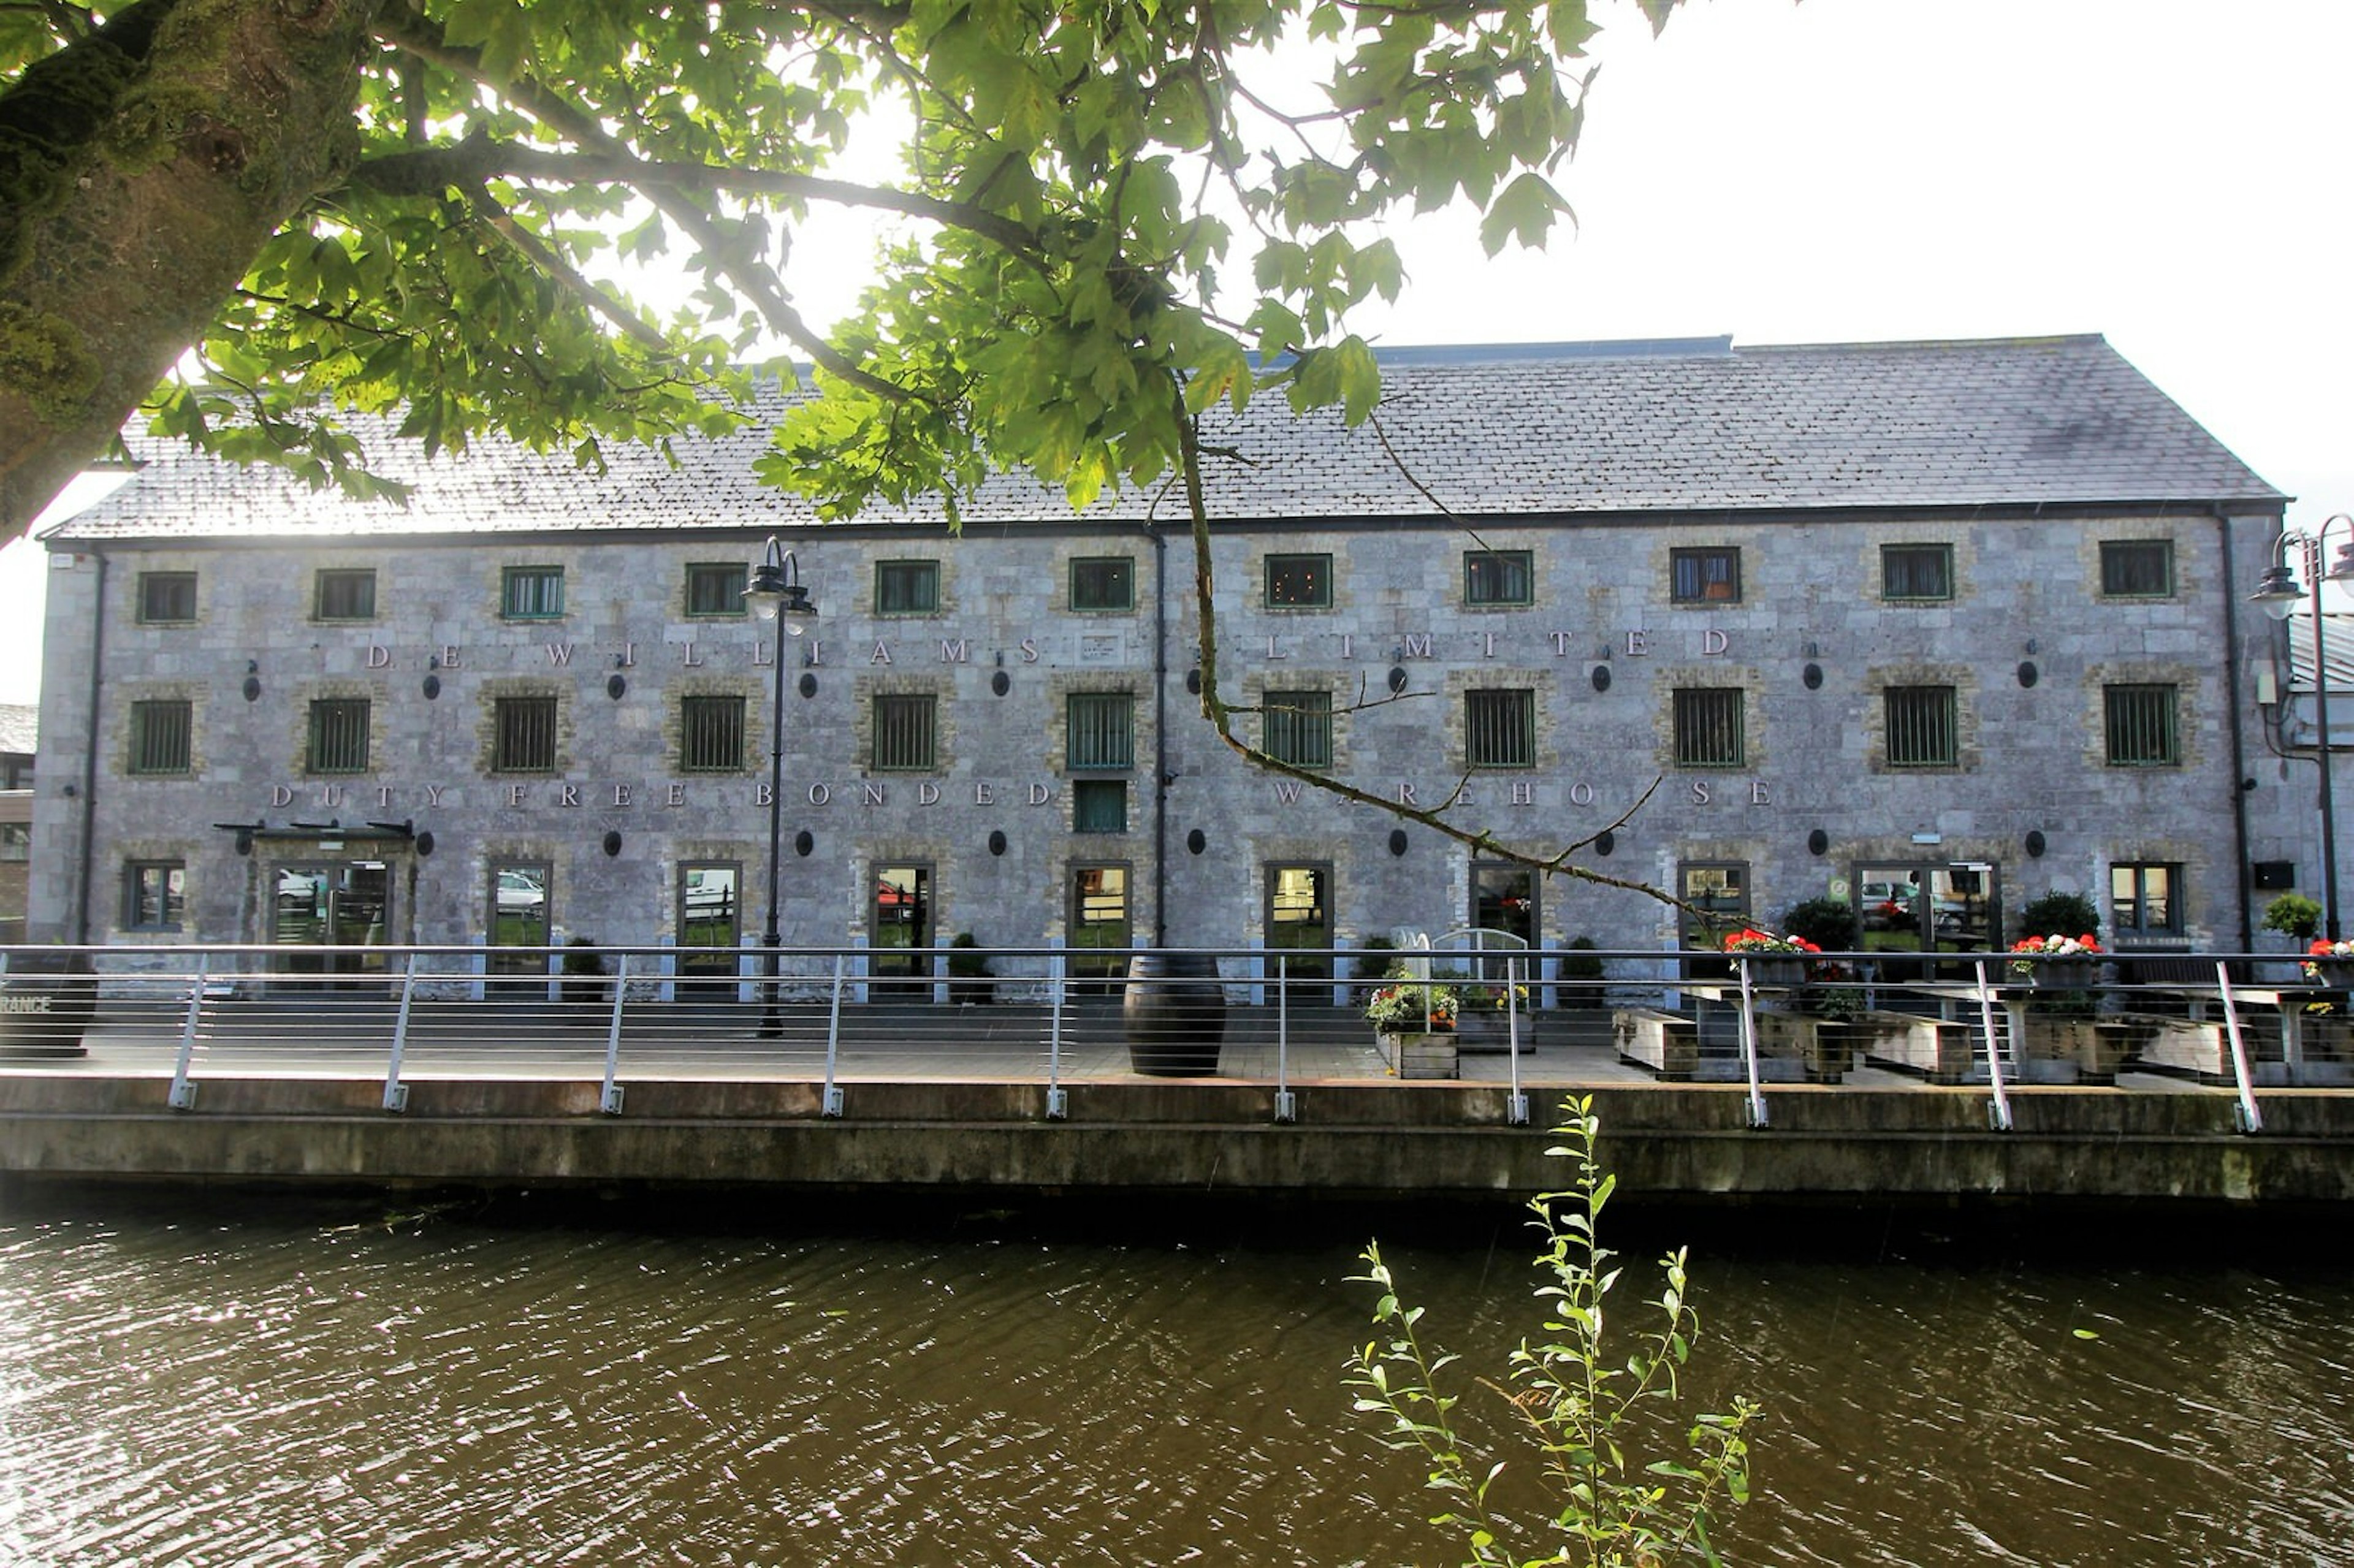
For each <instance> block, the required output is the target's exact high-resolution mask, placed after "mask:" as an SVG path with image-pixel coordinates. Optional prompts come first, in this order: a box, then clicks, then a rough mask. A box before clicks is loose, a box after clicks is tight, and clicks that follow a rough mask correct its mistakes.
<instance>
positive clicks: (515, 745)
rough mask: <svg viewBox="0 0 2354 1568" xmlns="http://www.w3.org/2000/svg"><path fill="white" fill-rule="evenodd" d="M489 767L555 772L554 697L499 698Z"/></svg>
mask: <svg viewBox="0 0 2354 1568" xmlns="http://www.w3.org/2000/svg"><path fill="white" fill-rule="evenodd" d="M493 730H494V731H495V734H494V736H493V744H492V752H491V768H492V770H493V771H494V772H498V773H553V772H555V771H556V699H555V698H554V697H501V698H499V699H498V703H497V706H496V708H495V709H494V710H493Z"/></svg>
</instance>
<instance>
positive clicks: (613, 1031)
mask: <svg viewBox="0 0 2354 1568" xmlns="http://www.w3.org/2000/svg"><path fill="white" fill-rule="evenodd" d="M629 994H630V955H629V954H627V953H616V954H614V955H613V1016H612V1020H611V1022H609V1023H608V1024H607V1025H606V1027H605V1088H604V1092H603V1093H602V1094H601V1095H599V1097H598V1098H597V1108H598V1109H599V1110H600V1111H602V1112H604V1113H605V1114H606V1115H607V1116H619V1115H620V1114H621V1086H620V1084H619V1083H618V1082H616V1081H615V1080H616V1079H617V1078H618V1077H619V1075H620V1071H621V1003H622V1002H623V1001H625V1000H627V998H628V997H629Z"/></svg>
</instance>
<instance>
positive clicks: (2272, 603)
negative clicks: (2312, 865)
mask: <svg viewBox="0 0 2354 1568" xmlns="http://www.w3.org/2000/svg"><path fill="white" fill-rule="evenodd" d="M2341 523H2342V524H2346V527H2347V529H2348V531H2349V533H2354V516H2349V515H2347V514H2345V513H2342V512H2341V513H2338V514H2337V515H2335V516H2332V517H2327V518H2324V519H2323V520H2322V524H2321V526H2320V527H2318V528H2316V529H2314V530H2313V531H2312V532H2311V533H2309V534H2308V533H2306V531H2305V530H2304V529H2302V528H2284V529H2282V530H2281V535H2280V539H2279V541H2278V542H2277V543H2276V544H2275V545H2274V548H2273V564H2272V565H2271V566H2269V567H2265V568H2264V578H2263V580H2262V581H2260V582H2259V583H2257V585H2256V591H2255V592H2254V593H2253V594H2251V595H2249V596H2248V597H2249V599H2251V600H2252V601H2253V602H2254V603H2256V604H2260V605H2263V606H2264V613H2265V614H2266V615H2269V616H2271V617H2272V618H2273V619H2274V620H2287V619H2288V616H2289V611H2291V610H2293V609H2296V605H2297V601H2298V600H2299V599H2303V598H2305V597H2306V595H2305V591H2304V590H2303V589H2300V588H2298V587H2297V582H2296V568H2294V567H2291V566H2290V565H2289V564H2288V551H2289V546H2291V545H2292V544H2294V545H2296V546H2297V547H2298V550H2299V552H2300V553H2301V554H2302V555H2303V556H2304V557H2305V569H2306V575H2307V576H2308V577H2311V578H2312V579H2313V588H2312V599H2313V722H2314V727H2315V729H2316V731H2317V740H2316V741H2315V745H2314V758H2315V760H2316V761H2317V762H2318V763H2320V765H2321V907H2322V919H2323V922H2324V931H2325V934H2326V935H2327V937H2328V938H2329V939H2330V940H2331V941H2333V942H2334V941H2336V940H2338V938H2339V936H2340V935H2341V934H2342V933H2341V932H2340V930H2339V929H2338V806H2337V801H2336V800H2335V799H2334V798H2333V795H2332V790H2331V784H2330V777H2329V775H2330V768H2329V752H2330V737H2329V661H2328V658H2327V643H2325V642H2324V641H2323V638H2322V611H2321V585H2322V583H2323V582H2325V581H2327V582H2333V583H2342V582H2347V581H2349V580H2354V539H2349V541H2348V542H2347V543H2345V544H2342V545H2340V546H2338V559H2337V560H2336V561H2334V562H2332V563H2331V564H2330V567H2329V569H2328V570H2327V572H2325V571H2323V570H2322V569H2321V561H2322V546H2324V545H2325V544H2326V543H2327V541H2328V538H2329V530H2330V529H2332V528H2333V527H2336V526H2337V525H2338V524H2341Z"/></svg>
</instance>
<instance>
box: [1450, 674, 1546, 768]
mask: <svg viewBox="0 0 2354 1568" xmlns="http://www.w3.org/2000/svg"><path fill="white" fill-rule="evenodd" d="M1536 762H1537V694H1535V693H1534V692H1532V691H1530V690H1528V689H1527V688H1525V687H1520V688H1512V689H1505V690H1496V691H1475V692H1466V693H1464V694H1463V766H1465V767H1466V768H1533V767H1535V766H1536Z"/></svg>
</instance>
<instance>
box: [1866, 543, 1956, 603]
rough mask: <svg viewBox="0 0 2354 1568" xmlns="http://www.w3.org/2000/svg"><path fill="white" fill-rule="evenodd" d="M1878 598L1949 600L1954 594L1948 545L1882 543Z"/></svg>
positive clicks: (1952, 551) (1952, 562)
mask: <svg viewBox="0 0 2354 1568" xmlns="http://www.w3.org/2000/svg"><path fill="white" fill-rule="evenodd" d="M1880 597H1881V598H1882V599H1951V598H1953V597H1954V547H1953V546H1951V545H1882V546H1881V547H1880Z"/></svg>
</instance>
